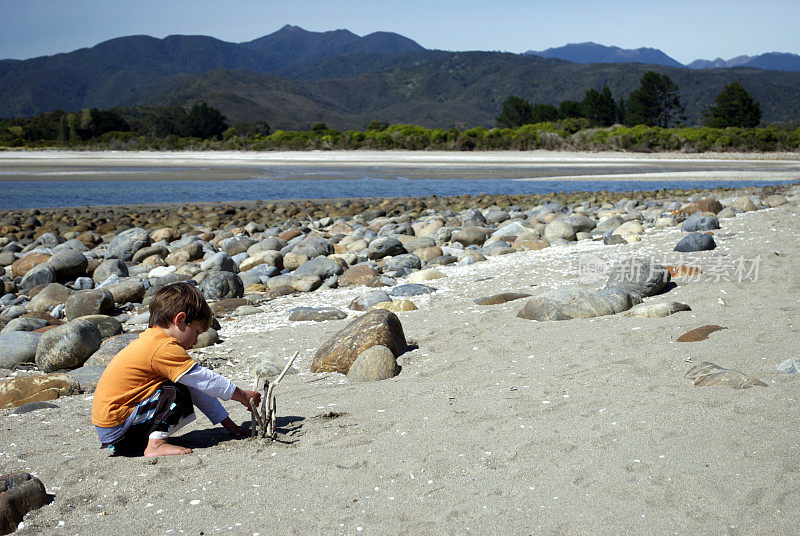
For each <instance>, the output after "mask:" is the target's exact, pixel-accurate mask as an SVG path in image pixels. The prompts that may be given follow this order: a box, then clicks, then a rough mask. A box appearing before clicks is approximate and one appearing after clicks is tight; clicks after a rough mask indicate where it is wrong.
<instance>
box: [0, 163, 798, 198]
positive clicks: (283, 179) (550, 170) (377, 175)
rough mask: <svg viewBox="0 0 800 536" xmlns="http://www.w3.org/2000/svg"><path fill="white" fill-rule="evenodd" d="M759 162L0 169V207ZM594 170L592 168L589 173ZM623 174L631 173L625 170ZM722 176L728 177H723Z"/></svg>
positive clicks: (665, 171) (737, 179) (406, 187)
mask: <svg viewBox="0 0 800 536" xmlns="http://www.w3.org/2000/svg"><path fill="white" fill-rule="evenodd" d="M770 171H772V170H767V169H765V168H764V167H763V166H761V165H758V164H756V165H752V164H750V165H741V164H740V165H738V166H735V167H734V166H727V165H719V164H718V165H713V164H711V165H710V163H709V162H696V163H692V164H682V165H679V166H678V165H675V164H674V163H668V162H665V163H664V164H663V165H659V164H652V163H649V164H647V165H636V166H631V165H629V164H628V165H626V164H624V163H620V164H599V163H598V164H592V165H588V166H587V165H574V164H566V163H565V164H564V165H561V166H558V167H557V168H554V167H553V166H535V165H525V166H517V167H513V168H509V167H492V166H476V167H463V166H462V167H458V168H451V169H442V168H441V167H439V168H436V169H432V168H431V167H427V166H419V167H414V166H403V167H396V166H368V167H364V166H360V167H356V166H353V167H349V166H325V165H318V166H313V165H312V166H287V167H283V166H241V167H239V166H237V167H233V168H232V167H230V166H219V167H218V166H214V165H211V166H188V167H187V166H157V167H156V166H130V165H119V166H115V165H108V166H106V165H103V166H99V167H98V166H92V167H81V166H65V165H63V164H59V163H57V162H51V163H38V164H36V165H33V166H24V167H12V168H8V167H7V168H5V169H0V179H1V180H2V182H0V192H1V194H2V195H0V209H23V208H45V207H60V206H85V205H121V204H153V203H198V202H233V201H253V200H276V199H319V198H352V197H403V196H414V197H425V196H430V195H436V196H452V195H462V194H471V195H475V194H490V195H494V194H512V195H514V194H539V193H552V192H561V191H563V192H574V191H600V190H610V191H616V192H619V191H630V190H657V189H660V188H717V187H742V186H753V185H755V186H762V185H767V184H788V183H791V182H794V181H796V180H797V178H794V179H789V178H784V177H787V176H786V175H781V174H779V173H774V171H773V172H772V173H770ZM593 176H596V177H597V178H593ZM626 176H630V179H626ZM725 177H732V179H728V180H726V179H725Z"/></svg>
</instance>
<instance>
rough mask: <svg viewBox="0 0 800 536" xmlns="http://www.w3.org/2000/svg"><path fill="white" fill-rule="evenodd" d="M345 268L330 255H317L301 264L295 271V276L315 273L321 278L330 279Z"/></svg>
mask: <svg viewBox="0 0 800 536" xmlns="http://www.w3.org/2000/svg"><path fill="white" fill-rule="evenodd" d="M343 272H344V269H343V268H342V267H341V266H340V265H339V263H337V262H336V261H333V260H331V259H329V258H328V257H315V258H313V259H311V260H308V261H306V262H304V263H303V264H301V265H300V266H299V267H298V268H297V269H296V270H295V271H294V275H295V277H300V276H302V275H315V276H317V277H319V278H320V279H328V278H329V277H331V276H334V275H341V274H342V273H343Z"/></svg>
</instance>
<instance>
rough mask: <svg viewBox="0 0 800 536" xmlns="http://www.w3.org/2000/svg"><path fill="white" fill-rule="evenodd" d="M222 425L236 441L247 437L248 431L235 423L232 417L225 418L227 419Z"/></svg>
mask: <svg viewBox="0 0 800 536" xmlns="http://www.w3.org/2000/svg"><path fill="white" fill-rule="evenodd" d="M220 424H221V425H222V426H224V427H225V429H226V430H227V431H228V432H230V434H231V435H232V436H233V437H235V438H236V439H240V438H242V437H245V436H246V435H247V430H245V429H244V428H242V427H241V426H239V425H237V424H236V423H235V422H233V420H232V419H231V418H230V417H225V419H223V420H222V421H220Z"/></svg>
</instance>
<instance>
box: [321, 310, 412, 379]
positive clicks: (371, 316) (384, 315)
mask: <svg viewBox="0 0 800 536" xmlns="http://www.w3.org/2000/svg"><path fill="white" fill-rule="evenodd" d="M377 345H383V346H386V347H387V348H389V349H390V350H391V351H392V355H394V357H397V356H399V355H400V354H402V353H403V352H405V351H406V348H407V344H406V338H405V335H404V334H403V326H402V324H401V323H400V319H398V318H397V315H395V314H394V313H392V312H391V311H387V310H385V309H376V310H374V311H370V312H368V313H367V314H365V315H363V316H362V317H360V318H357V319H356V320H354V321H353V322H351V323H350V324H348V325H347V326H345V327H344V328H343V329H341V330H340V331H338V332H337V333H336V334H334V335H333V336H332V337H331V338H330V339H328V340H327V341H326V342H325V343H324V344H323V345H322V346H321V347H320V348H319V350H317V353H316V355H314V361H313V362H312V364H311V372H339V373H341V374H347V373H348V371H349V370H350V366H351V365H352V364H353V362H354V361H355V360H356V358H357V357H358V356H359V355H360V354H361V353H362V352H363V351H364V350H367V349H368V348H371V347H373V346H377Z"/></svg>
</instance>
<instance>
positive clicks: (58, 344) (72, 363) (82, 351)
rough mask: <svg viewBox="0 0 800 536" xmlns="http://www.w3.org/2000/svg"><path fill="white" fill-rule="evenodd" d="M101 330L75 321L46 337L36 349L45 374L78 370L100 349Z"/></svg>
mask: <svg viewBox="0 0 800 536" xmlns="http://www.w3.org/2000/svg"><path fill="white" fill-rule="evenodd" d="M101 342H102V339H101V337H100V331H99V330H98V329H97V327H96V326H95V325H94V324H92V323H91V322H89V321H87V320H82V319H78V320H73V321H72V322H68V323H66V324H64V325H61V326H57V327H55V328H53V329H51V330H49V331H47V332H46V333H44V334H43V335H42V337H41V338H40V339H39V344H38V346H37V347H36V366H37V367H38V368H39V370H41V371H43V372H55V371H57V370H61V369H74V368H78V367H80V366H81V365H83V363H84V362H85V361H86V360H87V359H88V358H89V356H91V355H92V354H93V353H94V352H96V351H97V349H98V348H100V343H101Z"/></svg>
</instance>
